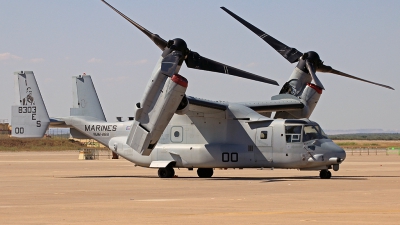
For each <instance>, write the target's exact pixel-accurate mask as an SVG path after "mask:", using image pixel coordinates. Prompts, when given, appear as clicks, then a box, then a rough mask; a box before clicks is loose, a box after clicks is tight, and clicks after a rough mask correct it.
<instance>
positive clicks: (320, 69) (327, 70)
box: [317, 65, 394, 90]
mask: <svg viewBox="0 0 400 225" xmlns="http://www.w3.org/2000/svg"><path fill="white" fill-rule="evenodd" d="M317 71H318V72H323V73H333V74H336V75H340V76H344V77H348V78H352V79H355V80H360V81H364V82H367V83H370V84H375V85H378V86H381V87H384V88H388V89H392V90H394V88H392V87H390V86H387V85H384V84H379V83H375V82H372V81H369V80H364V79H361V78H358V77H355V76H352V75H349V74H347V73H343V72H340V71H338V70H335V69H333V68H332V67H330V66H326V65H321V66H319V67H318V69H317Z"/></svg>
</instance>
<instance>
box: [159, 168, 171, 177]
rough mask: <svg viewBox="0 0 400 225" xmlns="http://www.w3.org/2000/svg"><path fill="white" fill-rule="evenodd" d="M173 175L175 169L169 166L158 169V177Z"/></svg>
mask: <svg viewBox="0 0 400 225" xmlns="http://www.w3.org/2000/svg"><path fill="white" fill-rule="evenodd" d="M174 175H175V170H174V168H172V167H170V166H167V167H165V168H159V169H158V177H159V178H171V177H174Z"/></svg>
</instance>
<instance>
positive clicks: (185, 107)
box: [175, 95, 189, 115]
mask: <svg viewBox="0 0 400 225" xmlns="http://www.w3.org/2000/svg"><path fill="white" fill-rule="evenodd" d="M188 111H189V100H188V99H187V98H186V95H185V96H183V98H182V101H181V103H179V106H178V108H177V109H176V112H175V113H176V114H178V115H185V114H186V113H187V112H188Z"/></svg>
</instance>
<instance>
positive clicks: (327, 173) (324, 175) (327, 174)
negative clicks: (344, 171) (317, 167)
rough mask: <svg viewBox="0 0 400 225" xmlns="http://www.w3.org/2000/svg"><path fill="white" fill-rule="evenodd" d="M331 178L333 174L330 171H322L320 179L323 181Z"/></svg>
mask: <svg viewBox="0 0 400 225" xmlns="http://www.w3.org/2000/svg"><path fill="white" fill-rule="evenodd" d="M331 176H332V173H331V171H329V170H321V171H319V177H320V178H321V179H330V178H331Z"/></svg>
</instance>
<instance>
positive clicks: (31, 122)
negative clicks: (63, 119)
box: [11, 71, 50, 137]
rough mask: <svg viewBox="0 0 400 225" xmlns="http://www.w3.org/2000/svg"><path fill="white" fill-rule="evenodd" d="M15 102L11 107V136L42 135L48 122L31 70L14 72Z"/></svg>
mask: <svg viewBox="0 0 400 225" xmlns="http://www.w3.org/2000/svg"><path fill="white" fill-rule="evenodd" d="M14 76H15V91H16V104H17V105H13V106H12V107H11V126H12V132H11V135H12V136H13V137H43V135H44V134H45V132H46V130H47V128H48V126H49V124H50V118H49V115H48V114H47V110H46V107H45V105H44V102H43V99H42V95H41V94H40V90H39V87H38V85H37V83H36V79H35V75H34V74H33V71H19V72H15V73H14Z"/></svg>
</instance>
